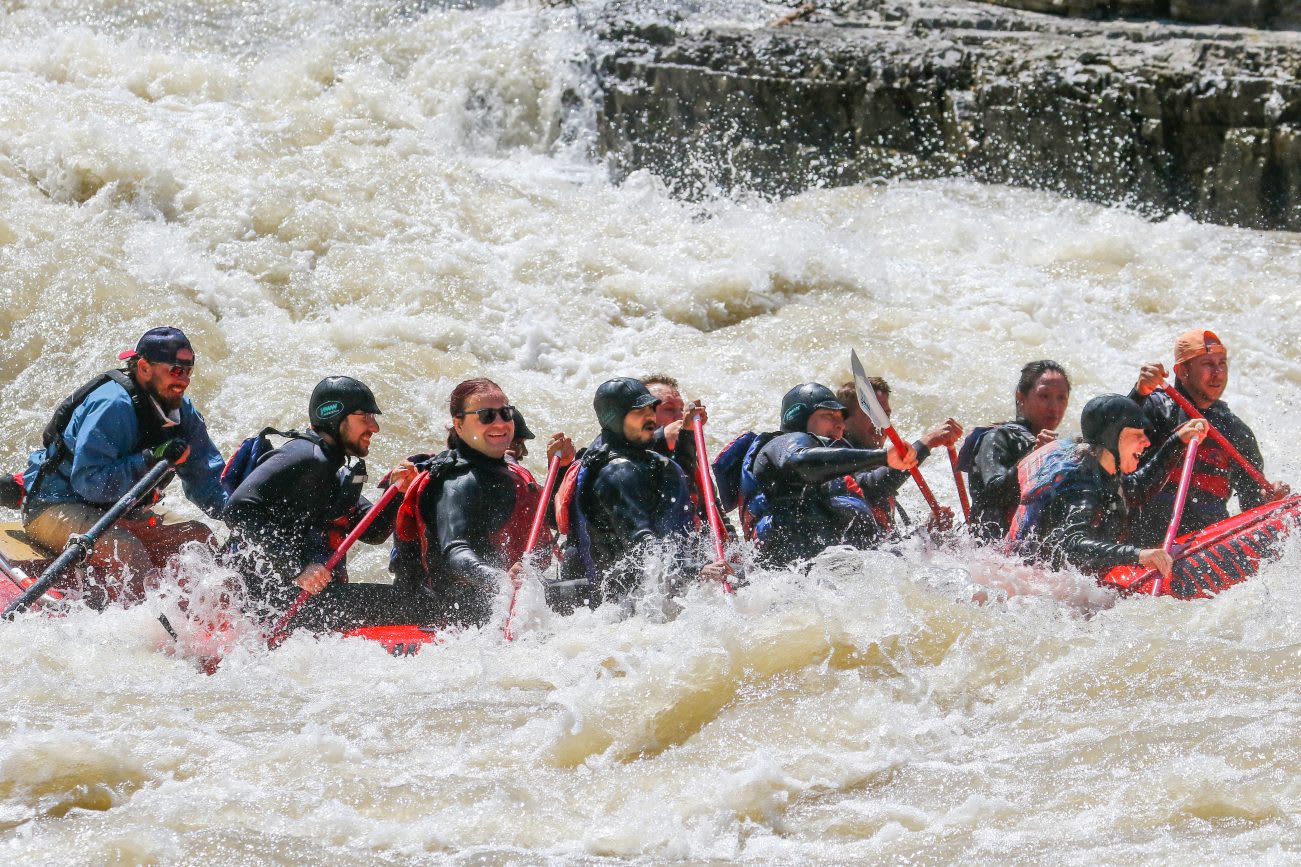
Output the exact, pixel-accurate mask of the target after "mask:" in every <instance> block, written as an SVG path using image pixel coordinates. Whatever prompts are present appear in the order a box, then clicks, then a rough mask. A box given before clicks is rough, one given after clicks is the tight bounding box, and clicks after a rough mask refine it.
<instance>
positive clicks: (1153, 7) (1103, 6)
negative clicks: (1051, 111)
mask: <svg viewBox="0 0 1301 867" xmlns="http://www.w3.org/2000/svg"><path fill="white" fill-rule="evenodd" d="M976 2H980V3H992V4H994V5H996V6H1006V7H1008V8H1009V9H1024V10H1026V11H1029V12H1047V13H1050V14H1052V15H1072V16H1082V17H1086V18H1158V17H1160V18H1168V19H1170V20H1172V21H1187V22H1189V23H1192V24H1230V25H1234V26H1238V27H1277V28H1284V29H1287V28H1291V29H1295V28H1296V27H1297V26H1298V24H1299V23H1301V0H976Z"/></svg>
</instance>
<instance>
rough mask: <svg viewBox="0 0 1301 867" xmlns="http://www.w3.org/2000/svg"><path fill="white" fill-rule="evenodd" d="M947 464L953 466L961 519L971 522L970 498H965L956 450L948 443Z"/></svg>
mask: <svg viewBox="0 0 1301 867" xmlns="http://www.w3.org/2000/svg"><path fill="white" fill-rule="evenodd" d="M949 466H951V467H953V482H954V484H956V485H957V486H958V501H959V502H960V503H962V520H964V521H966V522H967V523H971V500H970V499H968V498H967V485H966V483H965V482H963V481H962V472H961V471H960V470H959V469H958V450H957V449H955V448H954V447H953V444H952V443H949Z"/></svg>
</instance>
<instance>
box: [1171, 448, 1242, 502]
mask: <svg viewBox="0 0 1301 867" xmlns="http://www.w3.org/2000/svg"><path fill="white" fill-rule="evenodd" d="M1232 466H1233V461H1232V460H1231V459H1230V458H1229V453H1228V452H1226V451H1225V450H1224V448H1223V446H1221V445H1220V444H1219V443H1217V442H1216V441H1215V440H1213V439H1207V440H1206V442H1205V443H1203V444H1202V446H1201V447H1200V448H1198V450H1197V461H1196V463H1194V464H1193V477H1192V478H1191V479H1189V481H1188V488H1189V492H1190V493H1191V492H1193V491H1201V492H1202V493H1204V494H1206V495H1207V497H1208V498H1209V499H1211V500H1219V501H1221V502H1227V501H1228V499H1229V495H1230V493H1232V491H1231V490H1230V487H1229V470H1230V469H1231V467H1232ZM1182 474H1183V464H1182V463H1178V464H1175V465H1174V466H1172V467H1171V468H1170V473H1169V475H1168V476H1166V483H1167V486H1166V487H1165V488H1164V489H1163V490H1165V491H1177V490H1178V489H1179V479H1180V476H1181V475H1182ZM1171 496H1173V494H1172V495H1171Z"/></svg>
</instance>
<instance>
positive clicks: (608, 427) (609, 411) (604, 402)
mask: <svg viewBox="0 0 1301 867" xmlns="http://www.w3.org/2000/svg"><path fill="white" fill-rule="evenodd" d="M659 404H660V399H659V398H658V397H656V396H655V395H653V394H651V393H650V389H648V388H647V387H646V386H645V385H643V384H642V383H641V381H640V380H636V379H633V378H632V377H629V376H620V377H616V378H615V379H610V380H607V381H605V382H603V383H601V385H600V387H599V388H597V389H596V397H594V398H593V399H592V409H594V410H596V418H597V420H598V421H599V422H600V423H601V429H602V430H604V431H607V432H609V433H612V434H615V435H617V436H618V437H620V438H622V437H623V417H624V416H626V415H627V414H628V413H630V412H632V411H633V410H634V409H641V408H642V407H644V406H659Z"/></svg>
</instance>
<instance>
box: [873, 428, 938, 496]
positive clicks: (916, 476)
mask: <svg viewBox="0 0 1301 867" xmlns="http://www.w3.org/2000/svg"><path fill="white" fill-rule="evenodd" d="M885 435H886V436H887V437H889V438H890V442H892V443H894V447H895V448H896V449H898V451H899V454H903V453H904V452H906V451H908V446H906V445H905V444H904V441H903V439H902V438H901V437H900V436H899V432H898V431H896V430H895V429H894V425H890V426H889V427H887V428H886V429H885ZM908 472H909V474H910V475H911V476H912V477H913V481H914V482H916V483H917V487H918V488H920V489H921V492H922V496H923V497H925V498H926V505H928V506H930V507H931V512H933V513H934V515H935V517H937V518H938V517H939V516H940V504H939V502H938V501H937V500H936V499H935V495H934V494H932V493H931V486H930V485H928V484H926V480H925V479H924V478H922V472H921V470H919V469H917V468H916V467H913V468H912V469H911V470H909V471H908Z"/></svg>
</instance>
